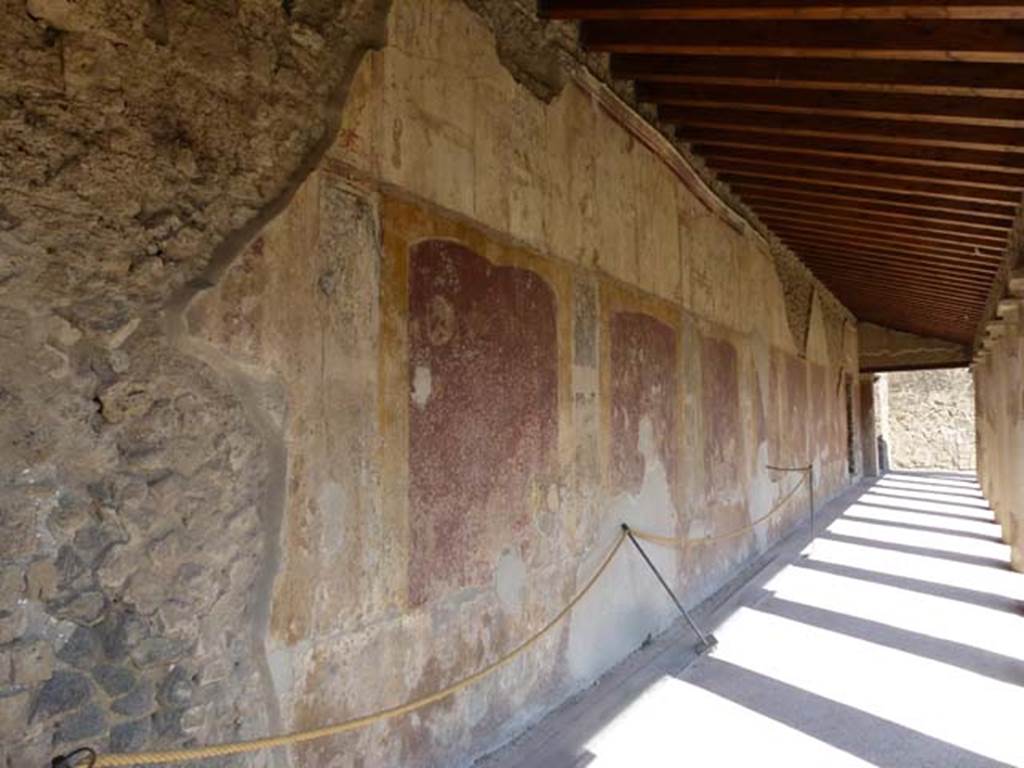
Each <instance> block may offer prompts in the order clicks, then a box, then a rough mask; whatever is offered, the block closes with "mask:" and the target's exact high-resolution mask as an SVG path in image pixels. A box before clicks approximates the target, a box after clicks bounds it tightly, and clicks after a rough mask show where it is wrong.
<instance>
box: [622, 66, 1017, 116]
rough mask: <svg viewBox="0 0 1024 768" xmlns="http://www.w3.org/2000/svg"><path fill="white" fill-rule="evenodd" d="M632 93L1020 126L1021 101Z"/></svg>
mask: <svg viewBox="0 0 1024 768" xmlns="http://www.w3.org/2000/svg"><path fill="white" fill-rule="evenodd" d="M894 66H899V65H898V64H896V65H894ZM636 94H637V98H638V99H640V100H641V101H648V102H655V103H657V104H675V105H680V106H688V107H711V108H725V109H763V110H770V111H777V112H791V113H798V114H832V115H852V116H855V117H856V116H858V115H859V114H860V113H870V115H873V116H881V117H896V118H898V119H901V120H915V121H918V120H926V119H929V118H931V119H937V120H949V119H961V120H967V121H971V122H976V123H978V124H993V125H998V124H1006V125H1014V126H1016V127H1020V126H1021V125H1024V99H1005V98H998V99H997V98H986V97H982V96H935V95H931V94H904V93H864V92H858V91H844V90H836V89H828V90H826V89H821V90H810V89H799V88H780V87H775V86H754V87H750V86H734V85H729V86H725V85H703V84H690V83H658V82H648V81H640V82H637V83H636ZM865 116H867V114H865Z"/></svg>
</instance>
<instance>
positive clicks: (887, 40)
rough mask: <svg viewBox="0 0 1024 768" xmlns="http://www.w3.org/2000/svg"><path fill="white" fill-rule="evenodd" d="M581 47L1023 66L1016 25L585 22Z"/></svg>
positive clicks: (1022, 31) (1019, 24)
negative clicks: (973, 62)
mask: <svg viewBox="0 0 1024 768" xmlns="http://www.w3.org/2000/svg"><path fill="white" fill-rule="evenodd" d="M580 40H581V42H582V44H583V46H584V47H585V48H588V49H590V50H595V51H605V52H613V53H683V54H687V53H702V54H705V55H708V54H710V55H718V56H729V55H756V56H785V57H792V56H817V57H822V58H840V59H899V60H910V61H949V60H951V59H955V60H957V61H979V62H1014V63H1020V62H1024V21H1021V20H1011V21H1003V22H1001V23H999V24H995V25H994V24H992V23H991V22H990V21H977V20H949V19H910V20H908V19H905V18H901V19H898V20H882V21H876V20H853V21H850V20H842V21H792V20H784V21H777V20H768V21H761V20H751V21H744V22H743V23H742V24H737V23H736V22H734V21H731V20H724V21H703V20H696V21H693V20H682V21H671V20H646V21H644V20H641V21H633V20H614V21H585V22H583V24H582V26H581V29H580Z"/></svg>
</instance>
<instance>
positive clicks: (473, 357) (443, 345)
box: [409, 240, 558, 605]
mask: <svg viewBox="0 0 1024 768" xmlns="http://www.w3.org/2000/svg"><path fill="white" fill-rule="evenodd" d="M555 304H556V301H555V295H554V292H553V291H552V290H551V288H550V287H549V286H548V285H547V284H546V283H545V282H544V281H543V280H542V279H541V278H540V277H539V276H538V275H536V274H535V273H533V272H530V271H528V270H524V269H516V268H509V267H494V266H493V265H491V264H490V263H489V262H488V261H487V260H485V259H484V258H482V257H480V256H478V255H477V254H476V253H474V252H473V251H471V250H470V249H468V248H466V247H464V246H462V245H459V244H456V243H453V242H449V241H439V240H432V241H427V242H424V243H421V244H419V245H417V246H416V247H415V248H413V250H412V253H411V255H410V264H409V384H410V390H409V391H410V402H409V510H410V525H411V552H410V562H409V581H410V586H409V590H410V600H411V602H412V603H413V604H414V605H418V604H421V603H423V602H425V601H427V600H429V599H431V598H432V597H434V596H436V595H439V594H442V593H444V592H445V591H446V590H449V589H452V588H457V587H461V586H467V585H471V584H479V583H483V582H484V581H486V580H487V579H489V578H490V575H491V572H492V570H493V566H494V561H495V560H496V558H497V556H498V554H500V552H501V549H502V548H503V547H504V546H507V545H508V544H509V543H510V542H512V541H513V540H514V539H515V537H516V536H517V534H518V533H520V532H521V531H523V530H524V529H525V527H526V525H527V524H528V522H529V513H528V507H527V503H528V497H529V494H530V489H531V485H532V484H533V483H534V482H537V480H538V477H540V476H542V475H545V473H546V470H548V468H549V467H550V465H551V462H552V461H553V456H554V450H555V447H556V440H557V408H558V403H557V399H558V392H557V354H558V350H557V330H556V309H555ZM428 382H429V383H428ZM542 479H543V478H542Z"/></svg>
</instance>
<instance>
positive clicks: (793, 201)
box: [732, 181, 1013, 238]
mask: <svg viewBox="0 0 1024 768" xmlns="http://www.w3.org/2000/svg"><path fill="white" fill-rule="evenodd" d="M732 188H733V191H734V192H736V193H737V194H740V195H741V196H742V198H743V200H744V201H746V202H747V204H748V205H750V206H752V207H753V206H756V205H764V204H767V205H783V206H789V207H793V208H796V207H801V208H806V209H808V210H811V209H815V210H825V211H835V212H842V213H852V214H854V215H856V216H863V217H864V218H865V220H874V219H880V220H882V221H896V222H909V223H914V224H917V223H926V224H940V225H943V226H951V227H961V226H962V227H963V228H964V229H963V231H964V232H968V231H970V232H977V233H990V234H995V235H997V236H999V237H1003V238H1005V237H1006V235H1007V233H1008V232H1009V230H1010V226H1011V224H1012V222H1013V219H1011V218H1009V217H1000V218H997V219H993V218H991V217H990V216H988V215H976V214H972V213H958V212H952V211H937V212H936V211H927V210H922V209H918V208H915V207H912V206H906V205H899V204H895V203H889V202H885V201H877V200H866V199H863V198H857V197H849V196H847V197H836V198H830V197H822V196H821V195H820V194H819V193H817V192H816V191H815V190H813V189H812V190H801V189H794V188H783V187H781V186H778V185H771V184H761V183H756V182H753V183H752V182H746V181H736V182H734V183H733V184H732Z"/></svg>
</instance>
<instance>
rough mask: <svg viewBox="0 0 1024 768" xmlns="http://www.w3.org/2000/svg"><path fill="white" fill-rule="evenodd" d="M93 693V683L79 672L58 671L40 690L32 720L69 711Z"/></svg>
mask: <svg viewBox="0 0 1024 768" xmlns="http://www.w3.org/2000/svg"><path fill="white" fill-rule="evenodd" d="M91 695H92V683H90V682H89V680H88V678H86V676H85V675H83V674H81V673H79V672H66V671H59V672H56V673H55V674H54V675H53V677H51V678H50V679H49V680H48V681H47V682H46V685H44V686H43V688H42V690H41V691H40V692H39V697H38V698H37V699H36V703H35V707H34V708H33V710H32V720H33V721H35V720H41V719H45V718H48V717H52V716H53V715H59V714H60V713H62V712H68V711H70V710H72V709H74V708H75V707H78V706H80V705H82V704H83V703H85V702H86V701H87V700H88V699H89V697H90V696H91Z"/></svg>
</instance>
